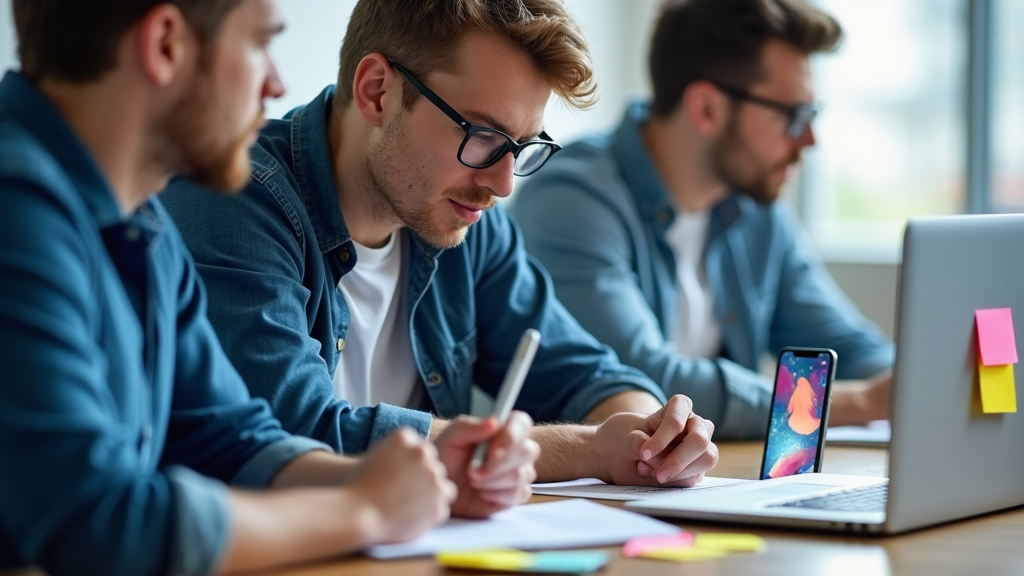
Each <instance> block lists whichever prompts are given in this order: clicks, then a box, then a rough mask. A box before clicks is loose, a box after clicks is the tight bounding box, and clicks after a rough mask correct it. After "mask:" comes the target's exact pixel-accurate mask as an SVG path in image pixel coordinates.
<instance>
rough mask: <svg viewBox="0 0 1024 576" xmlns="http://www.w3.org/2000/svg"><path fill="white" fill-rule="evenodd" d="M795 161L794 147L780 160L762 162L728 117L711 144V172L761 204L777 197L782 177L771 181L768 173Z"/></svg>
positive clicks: (773, 172) (798, 157) (797, 155)
mask: <svg viewBox="0 0 1024 576" xmlns="http://www.w3.org/2000/svg"><path fill="white" fill-rule="evenodd" d="M799 161H800V152H799V151H797V152H794V153H793V154H792V155H791V156H790V157H789V158H786V159H785V160H784V161H781V162H775V163H773V164H770V165H767V166H765V164H764V163H763V162H761V161H760V160H758V158H757V156H756V155H755V153H754V152H753V151H752V150H751V149H750V147H749V146H748V145H747V143H746V142H745V141H744V139H743V137H742V136H741V135H740V134H739V130H738V128H737V125H736V122H735V121H732V120H730V122H729V125H728V126H727V127H726V129H725V132H724V133H723V134H722V136H721V137H719V139H718V140H717V141H715V143H714V144H713V145H712V148H711V168H712V170H714V173H715V175H716V176H717V177H718V178H719V179H720V180H722V181H723V182H725V183H726V185H728V186H729V188H730V189H732V190H737V191H740V192H743V193H744V194H746V195H748V196H750V197H751V198H752V199H753V200H754V201H755V202H758V203H761V204H770V203H772V202H774V201H776V200H778V198H779V192H780V191H781V189H782V184H783V183H784V182H785V178H782V179H781V180H779V181H778V182H774V181H773V180H772V176H773V175H774V174H776V173H778V172H781V171H784V170H785V169H786V168H788V167H789V166H791V165H793V164H796V163H797V162H799Z"/></svg>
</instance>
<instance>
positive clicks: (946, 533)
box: [260, 442, 1024, 576]
mask: <svg viewBox="0 0 1024 576" xmlns="http://www.w3.org/2000/svg"><path fill="white" fill-rule="evenodd" d="M719 447H720V449H721V460H720V462H719V464H718V466H717V467H716V468H715V470H714V475H715V476H724V477H732V478H755V477H756V476H757V469H758V466H759V465H760V460H761V444H760V443H759V442H758V443H755V442H739V443H722V444H719ZM887 457H888V456H887V452H886V451H885V450H880V449H872V448H836V447H833V448H829V449H828V450H827V452H826V456H825V462H824V471H825V472H833V473H840V474H843V473H845V474H863V475H876V476H885V475H886V467H887ZM949 468H950V474H964V473H969V472H967V471H961V470H957V467H956V460H955V459H954V458H953V455H951V459H950V467H949ZM941 481H942V479H941V478H936V482H941ZM1020 481H1022V482H1024V479H1020ZM556 499H557V498H554V497H548V496H534V497H533V499H532V500H531V502H549V501H552V500H556ZM602 503H605V504H608V505H612V506H615V505H618V504H617V503H615V502H608V501H603V502H602ZM680 525H682V526H685V527H686V528H687V529H689V530H692V531H695V532H700V531H717V532H724V531H729V532H752V533H756V534H759V535H761V536H764V537H765V538H766V539H767V541H768V549H767V551H765V552H764V553H761V554H732V555H730V556H728V557H726V558H723V559H720V560H710V561H704V562H694V563H689V564H678V563H672V562H662V561H658V560H643V559H637V558H623V557H621V555H620V554H619V548H618V547H616V548H608V550H610V551H612V553H613V560H612V562H611V563H610V564H609V565H608V567H607V568H605V569H604V570H603V571H601V572H599V573H598V574H599V575H600V576H620V575H626V574H643V575H645V576H646V575H652V576H658V575H662V574H684V575H685V574H691V575H699V576H712V575H715V576H717V575H729V576H740V575H744V574H756V575H758V576H772V575H779V576H801V575H808V576H811V575H813V576H825V575H841V576H847V575H848V576H860V575H872V576H873V575H883V576H884V575H889V574H895V575H900V576H904V575H906V576H918V575H920V576H935V575H946V574H950V575H967V576H997V575H1003V574H1006V575H1010V574H1014V575H1024V508H1017V509H1014V510H1011V511H1007V512H1003V513H1001V514H993V515H988V516H984V517H981V518H975V519H971V520H965V521H961V522H956V523H953V524H948V525H945V526H939V527H936V528H930V529H927V530H922V531H918V532H912V533H910V534H904V535H902V536H894V537H878V536H843V535H837V534H831V533H815V532H811V531H786V530H765V529H758V528H750V527H742V526H728V525H715V524H710V523H699V522H681V523H680ZM260 574H261V575H262V576H270V575H275V576H276V575H280V576H284V575H288V576H327V575H344V576H391V575H394V574H409V575H413V576H427V575H431V576H433V575H440V574H449V575H452V576H459V575H470V574H474V572H470V571H461V570H460V571H448V572H446V571H445V570H443V569H442V568H440V567H438V566H437V565H436V564H435V563H434V561H433V559H430V558H423V559H415V560H393V561H377V560H369V559H366V558H362V557H349V558H343V559H338V560H334V561H331V562H324V563H318V564H311V565H308V566H303V567H298V568H291V569H287V570H279V571H270V572H261V573H260ZM479 574H486V573H484V572H480V573H479ZM490 574H494V573H490Z"/></svg>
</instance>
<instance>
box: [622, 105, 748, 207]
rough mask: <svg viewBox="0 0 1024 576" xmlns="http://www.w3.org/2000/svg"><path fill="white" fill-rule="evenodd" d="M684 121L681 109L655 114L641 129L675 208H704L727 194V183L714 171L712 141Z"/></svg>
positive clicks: (712, 204)
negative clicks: (703, 139)
mask: <svg viewBox="0 0 1024 576" xmlns="http://www.w3.org/2000/svg"><path fill="white" fill-rule="evenodd" d="M684 122H685V120H684V119H683V118H682V115H681V114H680V113H676V114H674V115H672V116H670V117H668V118H665V119H655V118H652V119H651V120H650V121H649V122H648V123H647V124H645V125H644V126H643V127H642V128H641V131H642V136H643V139H644V143H645V144H646V145H647V150H648V152H649V153H650V155H651V160H652V161H653V162H654V167H655V169H656V170H657V171H658V175H659V176H661V181H662V182H664V184H665V187H666V188H668V191H669V194H670V196H671V197H672V203H673V205H674V206H675V207H676V209H678V210H683V211H686V212H702V211H704V210H708V209H710V208H711V207H712V206H714V205H715V204H717V203H718V202H719V201H721V200H722V199H723V198H725V196H726V194H727V193H728V186H727V185H726V184H725V182H723V181H722V180H721V179H720V178H718V177H717V176H715V174H714V169H713V167H712V163H711V149H710V146H709V144H708V143H707V142H704V141H702V140H701V139H700V138H699V137H698V136H697V134H696V133H694V131H693V130H692V129H691V128H690V127H689V126H685V125H683V124H684Z"/></svg>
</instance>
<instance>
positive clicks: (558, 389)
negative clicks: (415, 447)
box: [163, 0, 717, 485]
mask: <svg viewBox="0 0 1024 576" xmlns="http://www.w3.org/2000/svg"><path fill="white" fill-rule="evenodd" d="M340 61H341V66H340V71H339V77H338V85H337V87H334V86H330V87H328V88H327V89H326V90H324V91H323V92H322V93H321V94H320V95H319V96H317V97H316V98H314V99H313V100H312V101H311V102H310V103H309V104H307V105H306V106H304V107H302V108H300V109H298V110H297V111H296V112H295V113H294V114H292V115H290V116H289V117H288V118H287V119H285V120H282V121H276V122H271V123H270V124H269V125H268V126H267V127H266V129H264V130H263V133H262V136H261V138H260V140H259V143H258V145H257V146H256V147H255V148H254V151H253V162H254V175H255V178H254V181H253V183H252V184H251V185H250V186H249V187H248V188H247V189H246V190H245V191H244V192H243V193H242V194H241V195H240V196H238V197H233V198H229V199H224V198H215V197H212V196H210V195H208V194H204V193H203V192H202V191H201V190H199V189H198V188H197V187H195V186H194V185H191V184H189V183H188V182H185V181H179V182H175V183H173V184H172V185H171V186H170V188H169V189H168V191H167V192H166V193H165V194H164V196H163V200H164V201H165V203H166V205H167V206H168V209H169V211H170V212H171V214H172V215H173V217H174V218H175V219H176V221H177V222H178V224H179V226H180V227H181V229H182V231H183V235H184V237H185V241H186V243H187V244H188V246H189V248H190V249H191V250H192V252H193V253H194V254H195V257H196V260H197V263H198V267H199V270H200V273H201V274H202V275H203V278H204V281H205V282H206V285H207V287H208V288H209V291H210V298H211V319H212V322H213V324H214V326H215V328H216V330H217V333H218V335H219V336H220V338H221V341H222V342H223V343H224V347H225V349H226V351H227V353H228V355H229V356H230V357H231V358H232V360H233V361H234V363H235V365H236V366H238V367H239V369H240V370H241V371H242V373H243V375H244V376H245V377H246V381H247V383H248V385H249V387H250V389H251V390H252V392H253V393H254V395H256V396H260V397H263V398H266V399H267V400H268V401H269V402H270V403H271V405H272V406H273V409H274V413H275V415H276V416H277V417H278V418H280V419H281V420H282V423H283V424H284V426H285V427H286V428H287V429H289V430H290V431H292V432H295V433H298V434H303V435H307V436H310V437H312V438H316V439H319V440H322V441H324V442H327V443H328V444H331V445H332V446H335V447H336V448H338V449H339V450H344V451H346V452H359V451H362V450H365V449H366V447H367V446H369V445H371V444H372V443H373V442H374V441H376V439H377V438H379V437H380V435H381V434H384V433H386V432H387V431H388V430H391V429H393V428H394V427H395V426H398V425H403V424H407V425H410V426H413V427H415V428H416V429H418V430H419V431H420V433H421V434H423V435H429V436H430V437H432V438H433V437H436V435H437V434H438V433H440V431H441V430H444V428H445V427H446V426H447V424H448V422H447V420H445V419H444V418H451V417H454V416H456V415H458V414H462V413H465V412H467V411H468V410H469V403H470V390H471V386H472V385H473V384H474V383H476V384H479V385H480V386H481V387H483V388H484V390H485V391H487V392H489V393H490V394H492V395H495V394H496V393H497V387H498V385H499V383H500V381H501V377H502V375H503V373H504V371H505V370H506V368H507V367H508V364H509V362H510V361H511V358H512V354H513V351H514V349H515V346H516V342H517V341H518V339H519V337H520V335H521V334H522V333H523V331H524V330H525V329H527V328H535V329H537V330H539V331H540V333H541V334H542V338H541V344H540V349H539V351H538V352H537V356H536V359H535V361H534V363H533V368H532V370H531V372H530V374H529V377H528V378H527V381H526V384H525V386H524V388H523V391H522V394H521V396H520V401H519V403H518V405H517V407H519V408H520V409H522V410H523V411H525V412H527V413H529V414H530V415H531V416H532V417H533V418H534V419H535V420H538V421H541V422H545V423H550V422H559V421H562V422H566V421H576V422H578V421H584V420H586V421H589V422H592V423H595V424H594V425H580V424H572V425H569V424H565V425H545V426H538V427H535V428H534V429H533V430H532V431H531V435H532V437H533V438H534V439H535V440H536V441H537V442H538V444H539V445H540V446H541V456H540V458H539V459H538V462H537V473H538V477H539V478H541V479H543V480H561V479H569V478H578V477H582V476H595V477H599V478H602V479H604V480H606V481H609V482H618V483H628V484H635V483H667V482H671V483H673V484H682V485H690V484H693V483H696V482H698V481H699V480H700V479H701V478H702V477H703V474H704V472H705V471H707V470H708V469H709V468H710V467H711V466H713V465H714V463H715V461H716V459H717V449H716V448H715V446H714V445H713V444H712V443H711V442H710V438H711V434H712V433H713V430H714V426H713V424H711V423H710V422H707V421H705V420H704V419H702V418H700V417H699V416H696V415H695V414H693V412H692V411H691V405H690V402H689V400H688V399H687V398H685V397H681V396H680V397H674V398H672V399H671V400H670V401H669V402H668V404H667V405H665V406H662V402H661V401H662V399H663V396H662V393H661V391H660V390H659V389H658V388H657V387H656V386H654V384H653V383H652V382H650V380H649V379H647V378H646V377H644V376H643V375H642V374H640V373H638V372H637V371H635V370H632V369H629V368H626V367H624V366H622V365H621V364H620V363H619V362H618V361H617V359H616V358H615V356H614V355H613V354H611V353H609V352H608V351H607V349H604V348H602V347H601V346H600V345H599V344H598V343H597V342H596V341H595V340H594V339H593V338H592V337H591V336H590V335H589V334H587V333H586V332H585V331H584V330H582V329H581V328H580V327H579V325H578V324H577V323H576V322H575V321H574V320H573V319H572V317H571V316H570V315H569V314H568V313H567V312H566V311H565V309H564V308H563V307H562V305H561V304H560V303H559V302H558V301H557V300H556V299H555V298H554V296H553V293H552V290H551V287H550V283H549V279H548V277H547V274H546V273H545V272H544V271H543V270H542V269H541V268H539V267H538V266H537V265H536V264H535V263H534V262H533V261H532V260H531V259H530V258H529V257H528V256H527V254H526V252H525V251H524V249H523V245H522V239H521V237H520V235H519V231H518V228H517V227H516V225H515V224H514V223H513V222H512V220H511V219H510V218H509V217H508V215H507V214H506V213H505V212H504V211H503V210H502V209H501V208H500V207H497V206H495V199H496V198H497V197H505V196H508V195H509V194H510V193H511V189H512V178H513V174H519V175H527V174H531V173H533V172H535V171H536V170H537V169H539V168H540V167H541V166H542V165H543V164H544V162H545V161H546V160H547V159H548V158H549V157H550V155H551V154H552V153H554V152H555V151H556V149H557V145H556V144H554V142H552V141H551V139H550V138H549V137H548V136H547V135H546V134H545V133H544V131H543V122H542V121H543V112H544V108H545V106H546V104H547V102H548V100H549V99H550V97H551V94H552V92H554V93H555V94H557V95H558V96H560V97H561V98H562V99H564V100H565V101H567V102H569V103H570V104H573V105H577V106H585V105H586V104H587V103H588V102H589V100H590V98H591V96H592V93H593V84H592V81H591V75H592V74H591V69H590V62H589V55H588V53H587V50H586V43H585V41H584V39H583V38H582V36H581V34H580V32H579V29H578V27H577V26H576V25H575V24H574V23H573V22H572V20H571V18H570V17H569V15H568V14H567V13H566V11H565V8H564V6H563V5H562V3H561V2H558V1H557V0H501V1H493V2H483V1H480V0H439V1H437V2H425V3H413V2H401V1H397V0H384V1H367V0H364V1H361V2H359V3H358V4H357V5H356V7H355V9H354V12H353V14H352V18H351V21H350V23H349V28H348V31H347V33H346V35H345V39H344V42H343V45H342V49H341V57H340ZM428 411H429V412H433V413H434V414H436V415H437V416H439V418H432V417H431V415H430V414H429V413H428ZM506 443H507V440H506V438H505V435H504V434H499V435H498V437H497V439H496V440H495V441H494V442H493V443H492V444H491V449H490V450H491V457H490V458H489V460H488V461H489V462H491V463H493V465H494V466H498V467H502V466H504V464H503V462H504V460H505V458H506V457H507V454H508V450H507V447H506Z"/></svg>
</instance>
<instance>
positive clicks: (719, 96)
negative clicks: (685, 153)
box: [679, 80, 732, 136]
mask: <svg viewBox="0 0 1024 576" xmlns="http://www.w3.org/2000/svg"><path fill="white" fill-rule="evenodd" d="M682 100H683V101H682V103H681V104H680V107H679V111H680V113H682V114H684V115H685V116H686V118H687V120H689V122H690V124H691V125H692V126H693V128H694V130H696V131H697V132H698V133H699V134H701V135H703V136H715V135H717V134H718V133H719V132H720V131H721V130H723V129H724V127H725V126H726V124H727V123H728V121H729V115H730V114H731V113H732V109H731V106H730V105H729V104H730V103H729V97H728V96H727V95H725V94H724V93H723V92H722V91H721V90H719V89H718V87H717V86H715V85H714V84H712V83H711V82H709V81H707V80H697V81H695V82H691V83H690V85H689V86H687V87H686V89H685V90H683V96H682Z"/></svg>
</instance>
